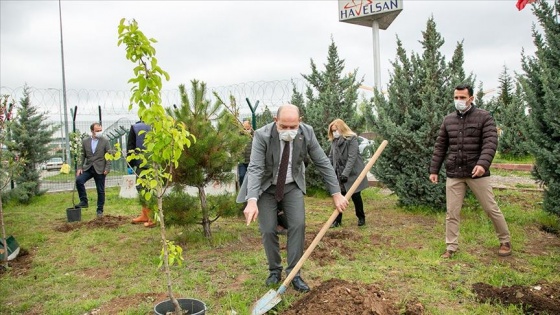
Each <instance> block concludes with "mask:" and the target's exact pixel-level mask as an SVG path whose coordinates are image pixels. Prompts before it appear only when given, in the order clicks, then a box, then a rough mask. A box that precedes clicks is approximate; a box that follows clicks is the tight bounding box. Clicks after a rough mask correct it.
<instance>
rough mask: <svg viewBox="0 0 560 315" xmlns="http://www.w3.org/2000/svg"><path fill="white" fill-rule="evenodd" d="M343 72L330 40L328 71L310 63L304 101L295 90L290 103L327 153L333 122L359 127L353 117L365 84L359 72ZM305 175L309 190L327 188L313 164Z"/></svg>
mask: <svg viewBox="0 0 560 315" xmlns="http://www.w3.org/2000/svg"><path fill="white" fill-rule="evenodd" d="M343 71H344V60H343V59H340V57H339V56H338V48H337V46H336V44H335V43H334V40H331V44H330V45H329V49H328V55H327V63H326V64H325V70H323V71H320V70H319V69H317V66H316V64H315V62H314V61H313V59H311V73H310V74H302V76H303V78H304V79H305V80H306V81H307V88H306V91H305V97H304V96H303V95H302V94H301V93H299V92H298V91H296V90H295V88H294V89H293V90H294V93H293V95H292V100H291V101H292V102H293V103H294V105H296V106H298V107H299V108H300V110H301V112H300V114H301V115H302V116H303V117H304V118H303V122H304V123H306V124H308V125H311V126H312V127H313V129H314V130H315V135H316V136H317V140H318V141H319V143H320V144H321V147H323V149H324V150H325V151H327V150H328V148H329V141H328V137H327V128H328V124H329V123H330V122H331V121H333V120H335V119H336V118H340V119H342V120H344V121H345V122H346V123H347V124H348V126H350V128H352V129H355V128H356V126H357V122H355V121H354V115H355V112H356V100H357V98H358V88H359V87H360V85H361V83H362V81H363V80H360V81H358V80H357V78H356V76H357V72H358V70H357V69H356V70H354V71H352V72H350V73H348V74H346V75H345V74H343ZM304 100H305V101H304ZM355 131H356V132H357V130H355ZM306 173H307V176H306V182H307V185H308V186H309V187H314V188H321V187H324V185H323V181H322V179H321V176H320V174H319V173H318V172H317V170H316V169H315V167H314V166H313V164H309V167H308V168H307V169H306Z"/></svg>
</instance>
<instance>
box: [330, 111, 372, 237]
mask: <svg viewBox="0 0 560 315" xmlns="http://www.w3.org/2000/svg"><path fill="white" fill-rule="evenodd" d="M328 137H329V141H331V150H330V153H329V159H330V160H331V164H332V166H333V168H334V170H335V172H336V176H337V177H338V182H339V184H340V189H341V191H342V193H343V194H346V191H348V189H350V187H352V184H354V182H355V181H356V180H357V179H358V176H359V175H360V173H361V172H362V170H363V169H364V161H363V160H362V156H361V155H360V153H359V150H358V137H357V135H356V133H354V132H353V131H352V129H350V127H348V125H346V123H345V122H344V121H343V120H342V119H335V120H333V122H331V123H330V124H329V133H328ZM367 187H369V183H368V181H367V177H364V179H362V181H361V182H360V185H359V186H358V188H356V191H355V192H354V194H352V202H353V203H354V208H355V210H356V216H357V217H358V226H363V225H364V224H366V216H365V213H364V203H363V201H362V195H361V193H360V192H361V191H362V190H364V189H365V188H367ZM341 225H342V213H340V214H339V215H338V217H337V218H336V220H335V221H334V222H333V224H332V225H331V228H335V227H339V226H341Z"/></svg>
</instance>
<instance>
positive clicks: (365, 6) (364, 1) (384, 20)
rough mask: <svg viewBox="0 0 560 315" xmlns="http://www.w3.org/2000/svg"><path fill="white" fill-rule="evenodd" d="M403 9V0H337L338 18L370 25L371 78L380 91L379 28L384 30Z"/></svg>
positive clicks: (343, 20) (341, 20) (347, 21)
mask: <svg viewBox="0 0 560 315" xmlns="http://www.w3.org/2000/svg"><path fill="white" fill-rule="evenodd" d="M402 9H403V0H338V20H339V21H340V22H346V23H352V24H357V25H363V26H368V27H371V29H372V34H373V70H374V72H373V79H374V86H375V88H376V89H377V90H378V91H381V79H380V77H381V69H380V61H379V59H380V56H379V29H382V30H386V29H387V28H388V27H389V25H391V23H392V22H393V21H394V20H395V18H396V17H397V15H399V13H401V11H402Z"/></svg>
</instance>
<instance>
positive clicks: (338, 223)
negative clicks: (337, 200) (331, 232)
mask: <svg viewBox="0 0 560 315" xmlns="http://www.w3.org/2000/svg"><path fill="white" fill-rule="evenodd" d="M341 225H342V223H340V222H336V221H334V222H333V224H331V229H334V228H337V227H339V226H341Z"/></svg>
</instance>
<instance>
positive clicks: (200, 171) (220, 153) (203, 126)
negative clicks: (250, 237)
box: [167, 80, 249, 238]
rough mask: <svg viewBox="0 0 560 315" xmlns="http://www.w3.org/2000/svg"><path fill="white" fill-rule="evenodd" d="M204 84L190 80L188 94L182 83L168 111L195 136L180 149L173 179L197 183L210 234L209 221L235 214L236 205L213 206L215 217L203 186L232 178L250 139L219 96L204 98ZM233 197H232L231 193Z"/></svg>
mask: <svg viewBox="0 0 560 315" xmlns="http://www.w3.org/2000/svg"><path fill="white" fill-rule="evenodd" d="M206 92H207V89H206V84H205V83H204V82H199V81H197V80H192V81H191V92H190V95H191V98H190V99H189V97H188V95H189V93H187V90H186V88H185V86H184V85H180V86H179V95H180V98H181V106H180V107H178V108H174V109H168V110H167V112H168V114H169V115H171V116H172V117H173V118H175V119H176V120H177V121H178V122H180V123H182V124H184V125H185V126H188V127H187V130H188V131H189V132H190V134H192V135H194V136H195V137H196V138H197V143H196V146H193V147H191V148H189V149H188V150H185V151H184V152H183V155H182V156H181V158H180V159H179V164H178V167H176V168H175V169H174V171H173V183H174V184H175V185H184V186H192V187H196V188H197V190H198V196H199V199H200V208H201V209H202V226H203V230H204V236H205V237H206V238H211V237H212V232H211V229H210V224H211V223H212V222H214V221H216V220H217V219H218V218H219V217H220V216H222V215H233V214H237V208H235V207H233V208H231V209H216V211H217V212H216V217H215V218H210V207H209V205H208V202H207V198H206V188H205V187H207V186H208V185H209V184H212V183H215V182H216V183H220V184H223V183H228V182H231V181H233V180H234V173H232V170H233V169H235V168H236V166H237V162H238V161H239V159H240V158H241V155H242V153H243V151H244V149H245V145H246V144H247V141H248V140H249V139H248V138H247V137H246V136H245V134H244V132H243V130H242V126H241V124H240V123H239V120H238V119H237V117H235V116H234V115H233V114H232V113H234V112H235V111H232V110H226V107H227V105H226V104H225V103H224V102H223V101H222V100H220V98H219V97H218V95H217V94H214V96H215V97H216V98H217V100H216V101H215V102H214V103H212V102H211V101H210V100H208V99H207V98H206ZM232 200H234V197H233V195H232Z"/></svg>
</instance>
